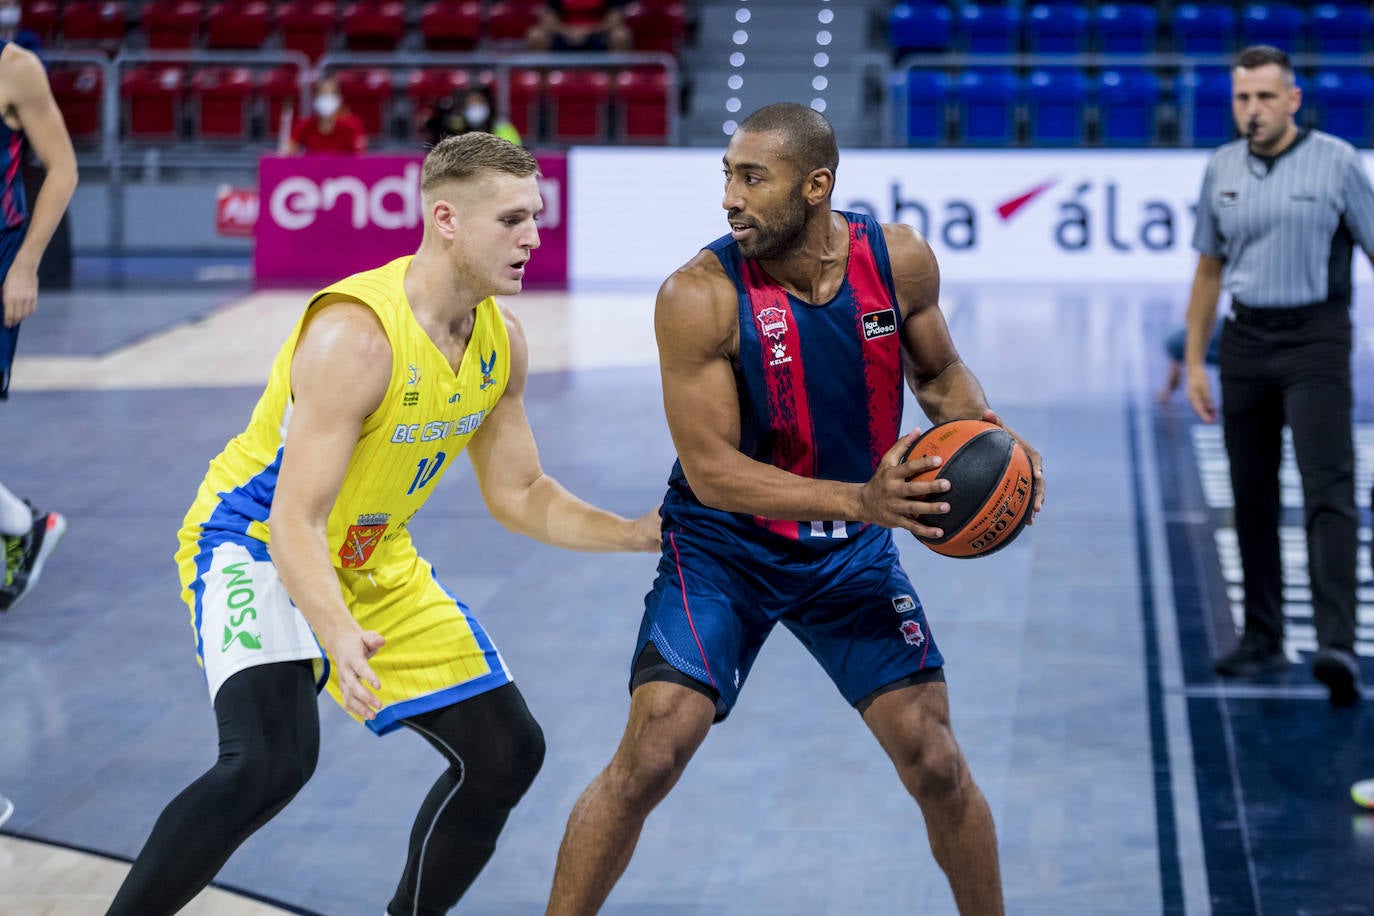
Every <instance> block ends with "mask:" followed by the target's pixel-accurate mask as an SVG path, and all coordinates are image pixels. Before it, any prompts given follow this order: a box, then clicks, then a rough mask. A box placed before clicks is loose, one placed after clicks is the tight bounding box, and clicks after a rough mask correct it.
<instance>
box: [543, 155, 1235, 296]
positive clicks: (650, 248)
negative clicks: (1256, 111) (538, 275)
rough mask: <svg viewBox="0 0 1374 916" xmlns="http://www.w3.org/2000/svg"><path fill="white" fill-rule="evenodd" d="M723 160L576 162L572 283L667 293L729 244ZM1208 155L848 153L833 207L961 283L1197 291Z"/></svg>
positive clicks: (587, 158) (595, 158) (583, 158)
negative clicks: (923, 248)
mask: <svg viewBox="0 0 1374 916" xmlns="http://www.w3.org/2000/svg"><path fill="white" fill-rule="evenodd" d="M723 151H724V149H723V146H722V148H721V149H719V150H715V151H711V150H697V149H693V150H664V151H653V150H634V151H629V150H600V149H578V150H575V151H574V153H573V158H572V161H571V165H570V180H571V183H572V186H573V197H572V213H571V220H572V222H573V223H574V224H575V225H576V226H577V232H576V234H575V236H574V237H573V239H572V262H573V282H574V283H589V284H594V283H602V282H613V281H624V280H628V279H640V280H644V281H648V282H658V281H661V280H662V279H663V278H664V277H665V276H667V275H668V273H670V272H671V271H672V270H674V269H675V268H677V267H678V266H680V265H682V264H683V263H685V262H686V261H687V260H688V259H690V258H691V257H692V256H693V254H694V253H695V252H696V251H697V250H698V249H699V248H701V247H702V246H703V245H705V244H707V243H708V242H710V241H711V240H713V239H715V238H718V237H719V236H721V235H724V234H725V233H726V232H728V231H729V227H728V226H727V225H726V222H725V212H724V211H723V210H722V209H721V196H722V191H723V189H724V175H723V173H722V165H721V155H722V153H723ZM1208 155H1209V152H1208V151H1206V150H1187V151H1158V152H1151V151H1130V152H1105V151H1104V152H1097V151H1084V152H1039V151H1033V150H1014V151H999V152H973V151H948V152H945V151H917V150H901V151H896V150H891V151H886V150H885V151H872V150H862V151H847V152H842V153H841V154H840V167H839V171H838V174H837V175H836V184H835V196H834V204H835V206H836V207H838V208H840V209H845V210H859V211H862V212H865V213H869V214H871V215H873V216H875V217H877V218H878V219H879V220H881V221H883V222H902V223H907V224H909V225H912V226H914V227H916V229H917V230H919V231H920V232H921V233H922V234H923V235H924V236H925V237H926V238H927V239H928V240H929V241H930V244H931V247H932V248H933V249H934V251H935V253H936V256H937V257H938V258H939V260H940V269H941V273H942V275H943V276H944V277H945V278H946V279H950V280H993V281H1018V282H1019V281H1041V280H1054V281H1062V280H1094V281H1126V282H1137V281H1144V280H1153V281H1169V280H1177V281H1178V282H1180V283H1187V282H1188V281H1189V280H1190V279H1191V277H1192V271H1193V268H1194V266H1195V265H1196V255H1195V254H1194V253H1193V250H1192V247H1191V246H1192V234H1193V222H1194V207H1195V205H1196V202H1197V197H1198V192H1199V190H1200V188H1201V183H1202V173H1203V170H1204V169H1205V168H1206V165H1207V159H1208ZM611 240H617V241H614V242H612V241H611Z"/></svg>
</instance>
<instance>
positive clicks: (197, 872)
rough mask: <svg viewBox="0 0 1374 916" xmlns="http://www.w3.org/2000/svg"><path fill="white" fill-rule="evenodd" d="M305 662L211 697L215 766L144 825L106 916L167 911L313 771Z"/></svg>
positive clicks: (240, 676) (248, 676) (315, 751)
mask: <svg viewBox="0 0 1374 916" xmlns="http://www.w3.org/2000/svg"><path fill="white" fill-rule="evenodd" d="M319 715H320V714H319V708H318V707H317V706H316V699H315V677H314V673H313V671H312V670H311V663H310V662H283V663H278V664H272V665H259V666H257V667H255V668H249V669H247V670H246V671H240V672H239V673H237V674H235V675H233V676H232V677H230V678H229V680H227V681H225V682H224V685H223V686H222V687H220V689H219V693H218V695H217V696H216V697H215V717H216V718H217V719H218V720H219V760H217V761H215V765H214V766H212V767H211V768H210V769H209V770H207V771H206V772H205V774H204V775H202V776H201V777H200V778H199V779H197V780H196V781H195V782H193V783H191V784H190V785H189V786H187V787H186V790H185V791H183V792H182V793H181V794H180V795H178V796H177V797H176V798H174V799H172V801H171V804H169V805H168V806H167V807H166V808H164V809H163V811H162V815H161V816H160V817H159V818H158V819H157V823H156V824H155V825H154V826H153V833H152V835H151V836H149V837H148V842H147V843H145V844H144V846H143V851H142V852H140V853H139V854H138V859H136V860H135V861H134V865H133V868H131V869H130V870H129V876H128V877H127V878H125V879H124V885H123V886H122V887H121V888H120V889H119V894H118V895H117V896H116V897H115V899H114V903H113V904H112V905H111V906H110V916H116V914H117V916H159V914H164V913H175V912H176V911H177V910H179V909H181V908H182V907H183V906H185V905H186V904H187V902H189V901H190V899H191V898H192V897H194V896H195V895H196V894H198V893H200V892H201V890H202V889H203V888H204V887H205V886H206V885H207V884H209V883H210V881H211V879H213V878H214V877H215V873H216V872H218V871H219V870H220V867H221V866H222V865H224V863H225V861H226V860H227V859H228V858H229V856H230V855H232V854H233V852H234V850H235V849H237V848H238V847H239V844H240V843H242V842H243V841H244V840H246V839H248V837H249V836H251V835H252V833H253V831H255V830H257V829H258V828H259V827H261V826H262V825H263V824H265V823H267V822H268V821H269V820H271V818H272V817H273V816H274V815H275V814H276V813H277V812H278V811H280V810H281V809H282V808H284V807H286V803H287V802H289V801H290V800H291V799H292V797H293V796H295V794H296V793H297V792H298V791H300V788H301V786H303V785H305V782H306V780H308V779H309V778H310V774H311V773H313V772H315V761H316V760H317V759H318V758H319V753H320V718H319Z"/></svg>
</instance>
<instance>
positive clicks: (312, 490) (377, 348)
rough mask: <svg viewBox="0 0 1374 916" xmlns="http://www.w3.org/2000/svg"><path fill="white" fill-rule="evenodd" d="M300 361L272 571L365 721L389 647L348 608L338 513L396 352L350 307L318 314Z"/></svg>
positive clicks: (275, 507)
mask: <svg viewBox="0 0 1374 916" xmlns="http://www.w3.org/2000/svg"><path fill="white" fill-rule="evenodd" d="M316 308H317V312H316V314H315V315H314V316H313V317H311V318H310V320H309V322H308V323H307V324H306V326H305V328H304V330H303V331H302V332H301V337H300V339H299V340H298V341H297V343H296V352H295V355H294V357H293V358H292V361H291V392H292V407H291V412H290V420H289V422H288V423H287V427H286V441H285V446H284V447H283V451H282V461H281V470H280V471H279V473H278V475H277V488H276V492H275V493H274V494H273V497H272V517H271V519H270V520H269V521H268V526H269V529H270V531H271V536H272V545H271V547H272V562H273V564H274V565H275V566H276V567H277V572H278V573H279V574H280V575H281V580H282V583H283V584H284V585H285V586H286V591H287V594H289V595H290V596H291V600H292V601H293V602H295V604H296V607H298V608H300V610H301V613H302V614H304V615H305V619H306V621H307V622H308V623H309V624H310V628H311V629H313V630H314V631H315V635H316V636H317V637H319V640H320V643H321V645H323V646H324V649H325V651H326V652H328V653H329V657H330V660H331V661H332V663H333V665H334V671H335V675H336V677H338V679H339V688H340V692H341V693H342V694H343V698H344V707H345V708H346V709H347V710H348V711H349V712H350V713H353V714H354V715H357V716H361V717H363V718H364V719H372V718H374V717H375V713H374V711H375V710H377V709H380V708H381V701H380V700H379V699H378V698H377V696H376V695H375V694H374V693H373V692H372V691H371V690H369V689H368V686H367V685H369V684H370V685H371V686H372V688H373V689H379V688H380V687H381V682H380V681H379V680H378V679H377V675H376V674H374V673H373V672H372V668H371V667H370V666H369V665H368V663H367V660H368V659H369V658H371V657H372V656H373V655H374V654H375V653H376V652H377V650H378V649H380V648H381V647H382V644H383V642H384V640H383V638H382V637H381V636H380V635H379V634H377V633H374V632H372V631H364V630H363V628H362V627H361V626H359V625H358V622H357V621H356V620H355V619H354V618H353V615H352V614H351V613H350V612H349V610H348V606H347V605H346V604H344V599H343V593H342V592H341V591H340V590H339V580H338V576H337V574H336V573H335V571H334V564H333V561H332V559H331V557H330V555H329V531H328V527H329V513H330V511H331V510H332V509H333V507H334V501H335V500H336V499H337V498H338V496H339V490H340V489H341V488H342V487H343V482H344V475H345V474H346V473H347V471H348V463H349V460H350V459H351V458H352V456H353V449H354V446H356V445H357V443H358V436H359V434H360V433H361V432H362V427H363V421H364V420H365V419H366V418H367V416H368V415H369V414H371V413H373V412H374V411H376V409H377V408H378V407H379V406H380V405H381V403H382V398H383V397H384V396H385V395H386V388H387V384H388V382H389V381H390V378H391V359H392V356H391V344H390V342H389V341H388V340H387V337H386V332H385V331H383V330H382V325H381V323H380V322H379V321H378V320H377V317H376V316H375V315H374V314H373V312H372V310H371V309H369V308H368V307H367V306H365V305H362V304H360V303H357V302H353V301H351V300H348V299H335V300H334V301H332V302H331V301H326V302H325V303H324V304H323V305H320V306H317V307H316Z"/></svg>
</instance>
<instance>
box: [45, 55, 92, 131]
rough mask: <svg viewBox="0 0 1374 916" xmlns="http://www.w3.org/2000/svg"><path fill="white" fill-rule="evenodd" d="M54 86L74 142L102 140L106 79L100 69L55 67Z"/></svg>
mask: <svg viewBox="0 0 1374 916" xmlns="http://www.w3.org/2000/svg"><path fill="white" fill-rule="evenodd" d="M48 82H49V83H51V84H52V94H53V98H55V99H57V107H58V109H59V110H60V111H61V112H62V119H63V120H64V121H66V122H67V133H69V134H71V137H72V140H74V141H76V142H78V143H79V142H81V141H83V140H97V139H99V138H100V127H101V113H102V92H101V90H102V89H103V88H104V85H105V79H104V75H103V73H102V71H101V69H100V68H99V67H96V66H90V65H87V66H75V67H54V68H53V70H52V71H51V72H50V73H49V74H48Z"/></svg>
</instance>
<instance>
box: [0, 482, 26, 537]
mask: <svg viewBox="0 0 1374 916" xmlns="http://www.w3.org/2000/svg"><path fill="white" fill-rule="evenodd" d="M32 527H33V513H32V512H31V511H29V507H28V506H27V505H25V504H24V501H23V500H22V499H20V498H19V497H18V496H15V495H14V494H13V493H11V492H10V491H9V490H7V489H5V485H4V484H3V483H0V534H8V535H9V536H10V537H14V536H15V535H17V534H28V533H29V529H30V528H32Z"/></svg>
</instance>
